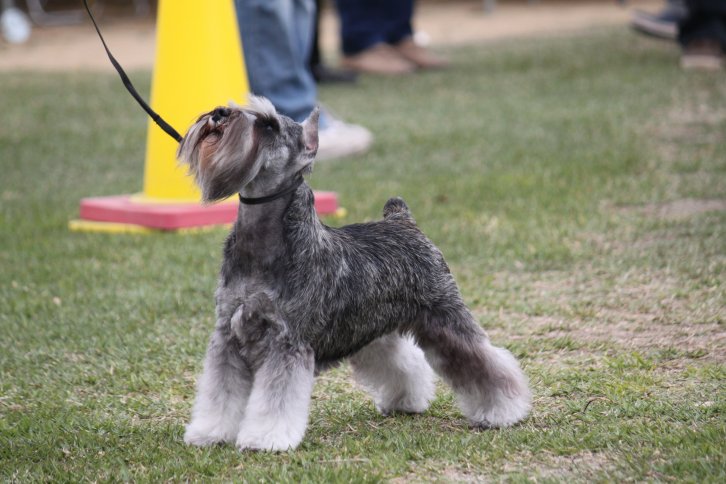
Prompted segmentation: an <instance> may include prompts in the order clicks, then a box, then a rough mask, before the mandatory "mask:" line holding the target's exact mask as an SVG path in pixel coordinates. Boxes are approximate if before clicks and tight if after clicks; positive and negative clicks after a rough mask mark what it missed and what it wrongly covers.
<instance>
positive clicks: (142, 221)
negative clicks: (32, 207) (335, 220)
mask: <svg viewBox="0 0 726 484" xmlns="http://www.w3.org/2000/svg"><path fill="white" fill-rule="evenodd" d="M134 198H135V197H134V196H133V195H118V196H111V197H94V198H84V199H82V200H81V209H80V218H81V220H84V221H92V222H108V223H113V224H128V225H135V226H140V227H146V228H149V229H156V230H179V229H187V228H197V227H204V226H209V225H223V224H230V223H232V222H234V221H235V219H236V218H237V209H238V207H239V202H222V203H217V204H215V205H200V204H198V203H150V202H148V201H143V202H140V201H138V199H137V200H135V199H134ZM315 210H316V211H317V212H318V214H320V215H330V214H334V213H336V211H337V210H338V197H337V195H336V194H335V192H315Z"/></svg>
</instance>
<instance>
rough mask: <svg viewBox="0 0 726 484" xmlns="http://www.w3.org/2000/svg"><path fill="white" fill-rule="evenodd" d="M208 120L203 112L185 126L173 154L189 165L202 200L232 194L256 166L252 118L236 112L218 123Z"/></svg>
mask: <svg viewBox="0 0 726 484" xmlns="http://www.w3.org/2000/svg"><path fill="white" fill-rule="evenodd" d="M209 120H210V115H209V114H207V115H204V116H202V117H201V118H200V119H199V120H198V121H197V122H196V123H195V124H194V125H193V126H192V127H191V128H190V129H189V132H188V133H187V135H186V136H185V137H184V139H183V140H182V143H181V145H180V146H179V150H178V153H177V154H178V157H179V159H181V160H182V161H184V162H186V163H188V164H189V172H190V173H191V174H192V175H193V176H194V179H195V181H196V183H197V185H198V186H199V188H200V189H201V191H202V198H203V200H204V201H205V202H212V201H216V200H221V199H224V198H227V197H229V196H231V195H233V194H234V193H236V192H238V191H239V190H240V189H241V188H242V187H243V186H244V185H246V184H247V183H249V182H250V181H251V180H252V179H254V177H255V176H256V175H257V173H258V171H259V169H260V163H257V162H256V161H257V148H258V139H257V134H256V133H255V129H254V119H249V117H248V115H246V114H245V113H244V112H242V111H237V113H235V115H234V116H232V117H230V118H229V119H227V120H226V121H225V122H224V123H222V124H219V125H217V124H215V123H212V122H210V121H209Z"/></svg>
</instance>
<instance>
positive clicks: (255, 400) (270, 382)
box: [237, 347, 315, 451]
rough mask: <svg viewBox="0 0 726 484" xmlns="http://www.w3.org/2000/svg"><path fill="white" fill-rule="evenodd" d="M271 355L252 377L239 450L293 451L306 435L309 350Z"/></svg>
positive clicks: (311, 370) (311, 369) (310, 374)
mask: <svg viewBox="0 0 726 484" xmlns="http://www.w3.org/2000/svg"><path fill="white" fill-rule="evenodd" d="M286 351H287V352H280V351H277V352H270V353H269V354H268V355H267V357H266V359H265V361H264V362H263V363H262V365H261V366H260V368H259V369H258V370H257V372H256V373H255V379H254V384H253V386H252V393H251V394H250V398H249V401H248V403H247V410H246V412H245V416H244V420H243V421H242V425H241V428H240V432H239V435H238V436H237V447H238V448H239V449H240V450H244V449H258V450H272V451H281V450H288V449H294V448H295V447H297V446H298V444H300V442H301V441H302V438H303V436H304V435H305V428H306V427H307V422H308V409H309V406H310V396H311V394H312V391H313V382H314V378H315V377H314V371H315V358H314V355H313V351H312V349H310V348H308V347H305V348H297V349H294V350H292V351H290V350H289V349H286Z"/></svg>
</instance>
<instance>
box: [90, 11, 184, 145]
mask: <svg viewBox="0 0 726 484" xmlns="http://www.w3.org/2000/svg"><path fill="white" fill-rule="evenodd" d="M83 6H84V7H86V12H88V16H89V17H91V22H93V26H94V27H95V28H96V33H98V37H99V38H100V39H101V43H102V44H103V48H104V49H106V54H108V58H109V60H110V61H111V64H113V66H114V67H115V68H116V72H118V75H119V76H120V77H121V81H122V82H123V83H124V86H126V89H127V90H128V91H129V93H131V95H132V96H133V97H134V99H136V102H137V103H139V105H140V106H141V107H142V108H143V109H144V111H146V113H147V114H148V115H149V116H150V117H151V119H153V120H154V122H155V123H156V124H157V125H158V126H159V127H160V128H161V129H163V130H164V132H165V133H166V134H168V135H169V136H171V137H172V138H174V139H175V140H176V141H177V143H181V140H182V137H181V135H180V134H179V133H178V132H177V131H176V130H175V129H174V128H172V127H171V125H169V123H167V122H166V121H164V120H163V119H162V118H161V116H159V115H158V114H156V112H154V110H153V109H151V107H150V106H149V105H148V104H146V101H144V100H143V99H142V98H141V96H140V95H139V93H138V92H137V91H136V88H135V87H134V85H133V84H132V83H131V80H130V79H129V76H127V75H126V72H124V70H123V68H122V67H121V64H119V63H118V62H117V61H116V58H114V56H113V55H112V54H111V51H110V50H108V46H107V45H106V41H105V40H104V38H103V35H101V31H100V30H99V29H98V24H97V23H96V19H95V18H93V14H92V13H91V9H90V8H88V1H87V0H83Z"/></svg>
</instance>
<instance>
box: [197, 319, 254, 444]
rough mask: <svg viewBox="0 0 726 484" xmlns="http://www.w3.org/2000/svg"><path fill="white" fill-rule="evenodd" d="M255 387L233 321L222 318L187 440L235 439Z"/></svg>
mask: <svg viewBox="0 0 726 484" xmlns="http://www.w3.org/2000/svg"><path fill="white" fill-rule="evenodd" d="M251 388H252V375H251V372H250V369H249V368H248V366H247V364H246V363H245V362H244V361H243V360H242V357H241V356H240V352H239V345H238V344H237V343H236V341H235V339H234V337H233V336H232V335H231V332H230V330H229V323H224V322H223V321H220V323H219V324H218V325H217V329H216V330H215V331H214V333H213V334H212V337H211V339H210V341H209V346H208V348H207V355H206V357H205V359H204V370H203V371H202V375H201V377H200V378H199V382H198V383H197V397H196V400H195V402H194V408H193V410H192V420H191V422H190V423H189V425H187V428H186V432H185V433H184V442H186V443H187V444H193V445H199V446H205V445H212V444H216V443H220V442H234V439H235V437H236V436H237V434H238V433H239V428H240V422H241V421H242V417H243V415H244V410H245V407H246V405H247V399H248V397H249V394H250V391H251Z"/></svg>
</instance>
